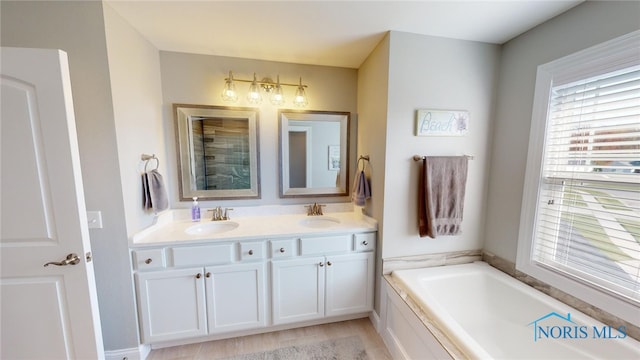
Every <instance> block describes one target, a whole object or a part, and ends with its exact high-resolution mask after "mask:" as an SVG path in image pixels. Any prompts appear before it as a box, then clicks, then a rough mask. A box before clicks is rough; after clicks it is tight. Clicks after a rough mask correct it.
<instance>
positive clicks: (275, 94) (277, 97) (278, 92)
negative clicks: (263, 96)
mask: <svg viewBox="0 0 640 360" xmlns="http://www.w3.org/2000/svg"><path fill="white" fill-rule="evenodd" d="M271 104H273V105H276V106H278V105H282V104H284V96H283V95H282V86H280V75H278V80H276V86H275V87H274V88H273V90H272V94H271Z"/></svg>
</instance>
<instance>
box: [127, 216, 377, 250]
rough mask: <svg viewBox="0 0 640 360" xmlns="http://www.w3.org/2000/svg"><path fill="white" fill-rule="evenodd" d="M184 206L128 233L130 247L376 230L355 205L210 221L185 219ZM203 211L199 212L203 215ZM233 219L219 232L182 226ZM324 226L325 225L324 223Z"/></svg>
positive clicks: (375, 226) (372, 220) (207, 219)
mask: <svg viewBox="0 0 640 360" xmlns="http://www.w3.org/2000/svg"><path fill="white" fill-rule="evenodd" d="M184 214H185V210H170V211H166V212H164V213H162V214H161V215H159V216H158V218H157V219H156V222H155V224H154V225H151V226H150V227H148V228H146V229H144V230H142V231H140V232H138V233H137V234H135V235H134V236H133V237H132V239H131V240H132V244H131V245H132V246H133V247H142V246H153V245H170V244H173V245H175V244H187V243H198V242H203V241H216V240H219V241H233V240H246V239H267V238H283V237H301V236H309V237H312V236H327V235H332V234H336V235H337V234H345V233H359V232H371V231H376V230H377V228H378V225H377V222H376V221H375V219H373V218H371V217H368V216H366V215H363V214H362V213H361V212H360V211H359V209H358V210H355V211H345V212H325V214H324V216H307V215H305V214H275V215H267V214H260V215H248V216H236V217H233V218H232V219H231V220H222V221H211V220H209V218H208V217H207V218H203V219H202V220H201V221H200V222H193V221H191V220H190V219H188V218H187V219H185V218H184V217H185V216H184ZM204 214H206V212H204V213H203V215H204ZM319 218H325V219H327V220H329V221H328V222H327V223H325V224H319V225H318V227H314V226H313V225H312V226H309V225H305V224H304V223H305V222H306V221H309V220H311V221H313V219H319ZM225 222H232V223H237V224H238V227H237V228H235V229H233V230H229V231H225V232H222V233H213V234H196V235H190V234H188V233H187V232H186V230H187V229H188V228H190V227H192V226H198V225H202V224H207V223H221V224H222V223H225ZM325 226H326V227H325Z"/></svg>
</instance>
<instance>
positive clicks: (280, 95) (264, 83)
mask: <svg viewBox="0 0 640 360" xmlns="http://www.w3.org/2000/svg"><path fill="white" fill-rule="evenodd" d="M236 81H238V82H247V83H251V85H249V92H248V93H247V101H248V102H249V103H250V104H254V105H259V104H260V103H261V102H262V93H261V89H262V90H264V91H265V92H266V93H268V94H270V96H269V100H270V101H271V103H272V104H273V105H276V106H279V105H282V104H284V102H285V100H284V92H283V90H282V87H283V86H295V87H296V93H295V96H294V99H293V104H294V105H295V106H297V107H305V106H307V105H308V104H309V99H308V98H307V94H306V92H305V90H304V88H306V87H307V85H305V84H303V83H302V77H301V78H300V82H299V83H298V84H287V83H281V82H280V75H278V76H277V77H276V81H275V82H274V81H273V80H272V79H271V78H269V77H265V78H263V79H262V80H258V77H257V76H256V74H255V73H254V74H253V80H245V79H237V78H234V77H233V72H231V71H229V77H227V78H225V79H224V88H223V89H222V100H224V101H228V102H237V101H238V92H237V91H236V87H235V84H234V82H236Z"/></svg>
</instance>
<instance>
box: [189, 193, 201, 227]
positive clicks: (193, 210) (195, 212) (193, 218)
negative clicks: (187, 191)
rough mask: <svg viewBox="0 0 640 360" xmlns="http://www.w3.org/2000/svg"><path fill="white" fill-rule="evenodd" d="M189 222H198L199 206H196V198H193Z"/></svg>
mask: <svg viewBox="0 0 640 360" xmlns="http://www.w3.org/2000/svg"><path fill="white" fill-rule="evenodd" d="M191 221H200V205H198V197H197V196H195V197H193V204H192V205H191Z"/></svg>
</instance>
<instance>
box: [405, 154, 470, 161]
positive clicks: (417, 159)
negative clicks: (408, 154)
mask: <svg viewBox="0 0 640 360" xmlns="http://www.w3.org/2000/svg"><path fill="white" fill-rule="evenodd" d="M460 156H464V157H467V158H469V160H473V156H472V155H460ZM425 158H426V156H422V155H413V160H414V161H420V160H424V159H425Z"/></svg>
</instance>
